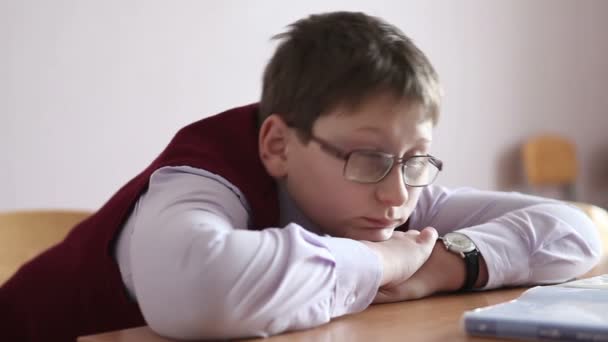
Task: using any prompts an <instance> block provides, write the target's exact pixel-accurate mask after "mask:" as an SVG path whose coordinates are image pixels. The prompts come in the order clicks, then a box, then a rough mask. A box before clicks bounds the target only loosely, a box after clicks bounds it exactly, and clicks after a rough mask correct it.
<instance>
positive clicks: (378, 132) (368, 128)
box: [355, 126, 431, 144]
mask: <svg viewBox="0 0 608 342" xmlns="http://www.w3.org/2000/svg"><path fill="white" fill-rule="evenodd" d="M357 131H363V132H370V133H374V134H376V135H380V136H384V134H383V132H382V131H381V130H379V129H378V128H376V127H372V126H363V127H359V128H357V129H355V132H357ZM430 142H431V140H429V139H427V138H425V137H420V138H418V139H416V141H415V143H416V144H421V143H422V144H424V143H430Z"/></svg>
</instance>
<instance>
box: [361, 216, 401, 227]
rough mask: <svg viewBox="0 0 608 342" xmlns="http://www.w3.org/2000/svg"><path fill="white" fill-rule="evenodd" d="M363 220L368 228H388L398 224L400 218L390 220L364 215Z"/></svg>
mask: <svg viewBox="0 0 608 342" xmlns="http://www.w3.org/2000/svg"><path fill="white" fill-rule="evenodd" d="M363 221H365V224H366V225H367V226H368V227H369V228H389V227H396V226H398V225H399V224H400V223H401V221H400V220H390V219H386V218H372V217H364V218H363Z"/></svg>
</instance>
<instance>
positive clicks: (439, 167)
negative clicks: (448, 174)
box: [309, 134, 443, 188]
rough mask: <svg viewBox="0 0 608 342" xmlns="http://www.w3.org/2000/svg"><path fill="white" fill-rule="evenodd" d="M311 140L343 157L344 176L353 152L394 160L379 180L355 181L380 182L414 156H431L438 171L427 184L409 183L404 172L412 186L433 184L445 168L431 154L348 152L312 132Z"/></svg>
mask: <svg viewBox="0 0 608 342" xmlns="http://www.w3.org/2000/svg"><path fill="white" fill-rule="evenodd" d="M309 137H310V140H312V141H314V142H316V143H317V144H319V146H320V147H321V149H322V150H323V151H325V152H326V153H329V154H330V155H332V156H334V157H336V158H338V159H341V160H343V161H344V169H343V171H342V174H343V175H344V176H346V166H347V165H348V160H349V158H350V155H351V154H353V153H357V152H359V153H360V152H364V153H368V154H372V153H373V154H376V155H383V156H385V157H387V158H389V159H391V160H392V161H393V163H392V165H391V167H390V168H389V169H388V171H386V172H385V173H384V175H382V177H380V178H379V179H378V180H376V181H371V182H365V181H358V180H352V181H354V182H358V183H365V184H375V183H379V182H381V181H382V180H383V179H384V178H385V177H386V176H387V175H388V174H389V173H391V171H392V170H393V168H394V167H395V165H401V166H402V167H404V166H405V164H406V163H407V162H408V160H410V159H413V158H420V157H425V158H429V161H430V163H431V164H433V165H434V166H435V167H436V168H437V170H438V172H437V174H436V175H435V177H434V178H433V180H432V181H430V182H429V183H428V184H425V185H410V184H407V181H406V180H405V172H404V173H403V177H401V178H402V179H403V183H404V184H405V185H407V186H409V187H412V188H423V187H426V186H429V185H431V184H433V182H435V179H437V175H439V172H441V171H442V170H443V162H442V161H441V160H440V159H439V158H437V157H434V156H432V155H430V154H417V155H413V156H407V157H398V156H395V155H392V154H390V153H385V152H380V151H372V150H364V149H357V150H352V151H349V152H346V151H344V150H342V149H341V148H339V147H337V146H335V145H333V144H331V143H329V142H327V141H326V140H324V139H321V138H319V137H317V136H315V135H313V134H310V136H309Z"/></svg>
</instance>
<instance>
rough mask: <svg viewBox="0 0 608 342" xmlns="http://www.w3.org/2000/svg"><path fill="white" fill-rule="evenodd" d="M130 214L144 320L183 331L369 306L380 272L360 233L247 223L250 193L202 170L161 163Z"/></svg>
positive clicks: (267, 324)
mask: <svg viewBox="0 0 608 342" xmlns="http://www.w3.org/2000/svg"><path fill="white" fill-rule="evenodd" d="M136 208H137V211H136V212H134V213H133V214H132V216H131V218H130V222H131V224H132V225H133V227H134V228H133V233H132V236H131V238H130V258H129V262H130V265H129V266H130V271H131V272H132V282H133V287H134V289H133V290H134V294H135V297H136V300H137V301H138V303H139V305H140V308H141V310H142V313H143V315H144V317H145V319H146V322H147V323H148V324H149V325H150V327H151V328H152V329H153V330H155V331H156V332H157V333H159V334H161V335H164V336H168V337H172V338H178V339H209V338H213V339H217V338H235V337H246V336H269V335H274V334H278V333H281V332H284V331H287V330H299V329H307V328H311V327H314V326H317V325H320V324H323V323H326V322H328V321H329V320H330V319H331V318H333V317H336V316H340V315H344V314H349V313H354V312H358V311H361V310H363V309H365V308H366V307H367V306H368V305H369V304H370V303H371V302H372V300H373V298H374V296H375V294H376V292H377V289H378V286H379V283H380V278H381V272H382V269H381V264H380V260H379V258H378V256H377V255H375V253H374V252H373V251H371V250H370V249H369V248H367V247H366V246H365V245H363V244H362V243H360V242H358V241H354V240H350V239H342V238H332V237H324V236H319V235H316V234H314V233H311V232H309V231H307V230H306V229H304V228H303V227H301V226H299V225H297V224H294V223H291V224H288V225H287V226H286V227H284V228H282V229H279V228H278V227H269V228H268V229H265V230H262V231H249V230H247V229H246V227H247V222H248V219H249V215H248V213H247V208H248V206H247V203H246V202H245V199H244V197H243V196H242V194H241V193H240V192H239V190H238V189H236V188H235V187H234V186H232V185H231V184H230V183H229V182H228V181H226V180H225V179H223V178H221V177H219V176H217V175H213V174H210V173H208V172H206V171H204V170H199V169H194V168H190V167H170V168H162V169H159V170H157V171H156V172H155V173H154V174H153V175H152V177H151V179H150V185H149V188H148V191H147V192H146V193H145V194H144V195H142V197H141V198H140V200H139V201H138V204H137V206H136Z"/></svg>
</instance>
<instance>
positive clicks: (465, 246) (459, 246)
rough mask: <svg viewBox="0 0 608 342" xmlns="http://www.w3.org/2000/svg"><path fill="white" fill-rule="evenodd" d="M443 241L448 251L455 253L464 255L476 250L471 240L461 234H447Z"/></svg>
mask: <svg viewBox="0 0 608 342" xmlns="http://www.w3.org/2000/svg"><path fill="white" fill-rule="evenodd" d="M443 239H444V240H445V241H447V242H448V245H449V249H451V250H453V251H456V252H463V253H466V252H470V251H472V250H475V249H476V248H477V247H475V244H474V243H473V241H471V239H469V238H468V237H467V236H466V235H464V234H461V233H447V234H445V236H444V237H443Z"/></svg>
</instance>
